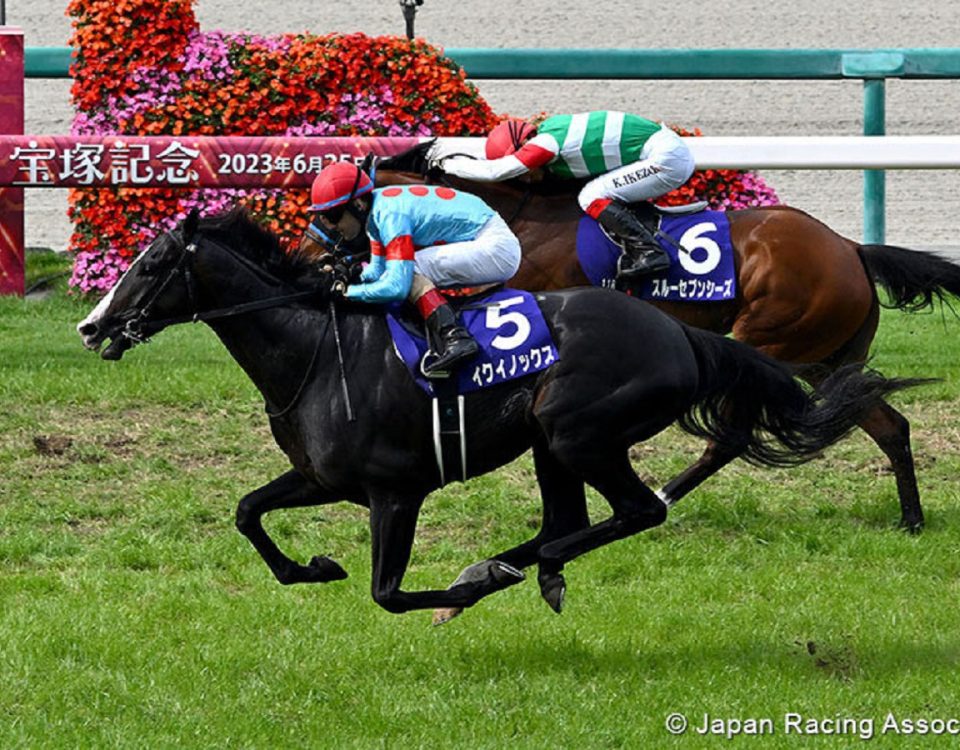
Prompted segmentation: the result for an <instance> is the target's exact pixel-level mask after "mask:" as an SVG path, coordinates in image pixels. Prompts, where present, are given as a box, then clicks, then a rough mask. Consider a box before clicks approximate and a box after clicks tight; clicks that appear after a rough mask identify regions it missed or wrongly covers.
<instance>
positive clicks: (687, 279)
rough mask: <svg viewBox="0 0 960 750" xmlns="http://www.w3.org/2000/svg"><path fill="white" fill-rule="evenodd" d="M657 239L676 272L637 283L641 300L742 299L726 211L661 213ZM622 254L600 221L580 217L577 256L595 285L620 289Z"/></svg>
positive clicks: (713, 300) (671, 271) (671, 269)
mask: <svg viewBox="0 0 960 750" xmlns="http://www.w3.org/2000/svg"><path fill="white" fill-rule="evenodd" d="M662 235H666V236H667V238H673V239H674V240H675V242H671V241H670V239H665V238H664V237H663V236H662ZM657 241H658V242H659V244H660V246H661V247H662V248H663V249H664V250H665V251H666V252H667V254H668V255H669V256H670V269H669V270H668V271H667V273H666V274H664V275H662V276H658V277H650V278H646V279H641V280H640V281H639V282H638V283H637V288H636V291H635V294H637V296H639V297H640V298H641V299H646V300H670V301H677V302H723V301H724V300H729V299H733V298H734V297H736V294H737V272H736V267H735V264H734V259H733V245H732V244H731V242H730V222H729V221H728V219H727V215H726V213H725V212H723V211H700V212H697V213H692V214H679V215H670V216H664V215H661V216H660V217H659V228H658V231H657ZM678 245H679V247H678ZM621 252H622V250H621V248H620V246H619V245H617V244H616V243H614V242H613V241H612V240H611V239H610V238H609V237H608V236H607V234H606V233H605V232H604V231H603V229H602V228H601V227H600V225H599V224H598V223H597V222H596V221H595V220H594V219H592V218H590V217H589V216H584V217H583V218H582V219H580V224H579V226H578V227H577V257H578V259H579V261H580V266H581V267H582V268H583V271H584V273H585V274H586V276H587V278H588V279H590V283H591V284H593V285H594V286H603V287H609V288H611V289H612V288H613V287H614V281H615V279H616V275H617V259H618V258H619V257H620V254H621Z"/></svg>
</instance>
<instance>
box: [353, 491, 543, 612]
mask: <svg viewBox="0 0 960 750" xmlns="http://www.w3.org/2000/svg"><path fill="white" fill-rule="evenodd" d="M422 503H423V497H422V496H413V495H409V494H403V493H397V492H382V493H376V494H371V495H370V536H371V546H372V551H373V583H372V588H373V600H374V601H375V602H376V603H377V604H379V605H380V606H381V607H383V608H384V609H385V610H387V611H388V612H394V613H400V612H407V611H408V610H411V609H436V608H438V607H461V608H462V607H469V606H471V605H473V604H475V603H476V602H477V601H479V600H480V599H481V598H483V597H484V596H487V594H492V593H493V592H494V591H499V590H500V589H504V588H506V587H507V586H512V585H513V584H515V583H520V581H522V580H523V578H524V576H523V573H521V572H520V571H519V570H516V569H514V568H513V567H511V566H509V565H506V564H505V563H499V562H497V561H491V564H490V565H489V566H488V569H487V570H486V575H485V576H483V577H482V578H480V579H478V580H472V581H467V582H464V583H460V584H458V585H456V586H453V587H451V588H449V589H447V590H445V591H437V590H432V591H402V590H401V589H400V586H401V584H402V583H403V576H404V573H406V570H407V564H408V563H409V561H410V551H411V549H412V548H413V538H414V535H415V533H416V528H417V516H418V514H419V512H420V506H421V505H422Z"/></svg>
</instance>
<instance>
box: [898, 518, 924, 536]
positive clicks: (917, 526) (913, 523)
mask: <svg viewBox="0 0 960 750" xmlns="http://www.w3.org/2000/svg"><path fill="white" fill-rule="evenodd" d="M899 525H900V528H901V529H903V530H904V531H906V532H907V533H908V534H919V533H920V532H921V531H923V519H922V518H919V519H916V520H908V519H906V518H901V519H900V524H899Z"/></svg>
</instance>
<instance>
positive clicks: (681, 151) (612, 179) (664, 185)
mask: <svg viewBox="0 0 960 750" xmlns="http://www.w3.org/2000/svg"><path fill="white" fill-rule="evenodd" d="M640 156H641V159H640V161H637V162H633V163H632V164H626V165H624V166H622V167H617V168H616V169H614V170H613V171H611V172H607V173H606V174H602V175H600V176H599V177H597V178H595V179H593V180H590V182H588V183H587V184H586V185H584V186H583V190H581V191H580V195H579V196H578V198H577V199H578V200H579V202H580V208H582V209H583V210H584V211H586V210H587V207H588V206H589V205H590V204H591V203H593V202H594V201H595V200H597V199H598V198H613V199H614V200H618V201H620V202H622V203H636V202H637V201H643V200H651V199H653V198H659V197H660V196H661V195H663V194H664V193H669V192H670V191H671V190H676V189H677V188H678V187H680V186H681V185H683V183H685V182H686V181H687V180H689V179H690V175H692V174H693V168H694V163H693V154H691V153H690V149H689V148H687V145H686V144H685V143H684V142H683V140H682V139H681V138H680V136H679V135H677V134H676V133H675V132H673V131H672V130H670V128H668V127H662V128H660V130H659V131H657V132H656V133H654V134H653V135H652V136H650V138H649V139H648V140H647V142H646V143H645V144H644V146H643V150H642V151H641V152H640Z"/></svg>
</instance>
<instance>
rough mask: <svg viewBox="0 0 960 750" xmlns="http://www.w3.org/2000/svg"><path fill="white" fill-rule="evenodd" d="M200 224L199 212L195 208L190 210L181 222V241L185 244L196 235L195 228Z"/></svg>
mask: <svg viewBox="0 0 960 750" xmlns="http://www.w3.org/2000/svg"><path fill="white" fill-rule="evenodd" d="M199 224H200V212H199V211H198V210H197V208H196V207H193V208H191V209H190V213H188V214H187V218H186V219H184V220H183V239H184V240H186V241H187V242H189V241H190V239H191V238H192V237H193V235H194V234H196V231H197V226H198V225H199Z"/></svg>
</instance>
